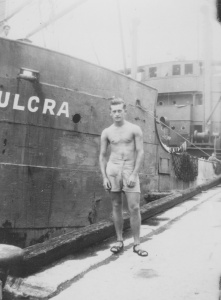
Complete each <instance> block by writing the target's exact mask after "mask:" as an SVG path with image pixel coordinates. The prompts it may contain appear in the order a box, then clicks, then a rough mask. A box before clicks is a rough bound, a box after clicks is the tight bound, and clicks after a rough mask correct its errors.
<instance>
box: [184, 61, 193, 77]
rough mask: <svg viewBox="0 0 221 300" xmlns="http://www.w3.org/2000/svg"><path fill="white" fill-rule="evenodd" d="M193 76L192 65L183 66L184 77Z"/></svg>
mask: <svg viewBox="0 0 221 300" xmlns="http://www.w3.org/2000/svg"><path fill="white" fill-rule="evenodd" d="M189 74H193V64H185V75H189Z"/></svg>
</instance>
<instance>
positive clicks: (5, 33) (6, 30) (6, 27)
mask: <svg viewBox="0 0 221 300" xmlns="http://www.w3.org/2000/svg"><path fill="white" fill-rule="evenodd" d="M10 29H11V27H10V26H9V25H7V24H5V25H4V26H3V32H2V33H1V35H0V37H3V38H6V39H7V38H8V35H9V31H10Z"/></svg>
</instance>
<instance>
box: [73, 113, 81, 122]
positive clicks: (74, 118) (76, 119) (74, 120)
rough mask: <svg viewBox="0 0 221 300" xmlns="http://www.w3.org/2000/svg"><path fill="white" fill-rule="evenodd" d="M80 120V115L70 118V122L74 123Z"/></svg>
mask: <svg viewBox="0 0 221 300" xmlns="http://www.w3.org/2000/svg"><path fill="white" fill-rule="evenodd" d="M80 120H81V115H80V114H75V115H73V116H72V121H73V122H74V123H79V122H80Z"/></svg>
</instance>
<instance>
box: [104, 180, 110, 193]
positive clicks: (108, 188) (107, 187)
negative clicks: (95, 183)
mask: <svg viewBox="0 0 221 300" xmlns="http://www.w3.org/2000/svg"><path fill="white" fill-rule="evenodd" d="M103 186H104V189H105V191H110V189H111V183H110V181H109V179H108V178H107V177H105V178H104V179H103Z"/></svg>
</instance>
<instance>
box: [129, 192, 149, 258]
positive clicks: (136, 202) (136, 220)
mask: <svg viewBox="0 0 221 300" xmlns="http://www.w3.org/2000/svg"><path fill="white" fill-rule="evenodd" d="M125 194H126V197H127V203H128V208H129V211H130V226H131V229H132V233H133V237H134V247H133V251H134V252H135V253H137V254H138V255H140V256H147V255H148V252H147V251H146V250H142V249H141V248H140V226H141V215H140V193H127V192H125Z"/></svg>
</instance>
